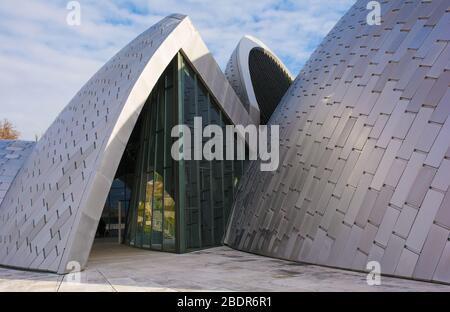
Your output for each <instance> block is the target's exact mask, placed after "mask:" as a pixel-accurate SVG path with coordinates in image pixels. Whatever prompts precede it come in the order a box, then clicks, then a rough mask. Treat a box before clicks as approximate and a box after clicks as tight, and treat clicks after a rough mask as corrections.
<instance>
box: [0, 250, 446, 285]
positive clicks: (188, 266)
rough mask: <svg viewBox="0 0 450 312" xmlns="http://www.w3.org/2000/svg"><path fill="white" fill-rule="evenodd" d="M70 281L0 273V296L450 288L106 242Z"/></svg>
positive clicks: (244, 256)
mask: <svg viewBox="0 0 450 312" xmlns="http://www.w3.org/2000/svg"><path fill="white" fill-rule="evenodd" d="M71 279H72V276H68V275H66V276H60V275H56V274H50V273H39V272H28V271H16V270H11V269H7V268H0V291H2V292H5V291H19V292H22V291H24V292H28V291H38V292H39V291H50V292H54V291H60V292H67V291H75V292H80V291H88V292H112V291H114V292H115V291H118V292H128V291H138V292H169V291H183V292H190V291H244V292H247V291H289V292H291V291H312V292H320V291H331V292H334V291H355V292H372V291H388V292H392V291H421V292H422V291H423V292H425V291H427V292H429V291H450V286H446V285H441V284H433V283H425V282H418V281H412V280H405V279H399V278H391V277H382V285H381V286H369V285H367V283H366V275H365V274H364V273H359V272H351V271H344V270H339V269H332V268H326V267H320V266H315V265H306V264H299V263H294V262H289V261H284V260H278V259H273V258H267V257H263V256H258V255H253V254H249V253H244V252H240V251H236V250H233V249H231V248H229V247H218V248H212V249H207V250H203V251H197V252H193V253H189V254H182V255H178V254H171V253H162V252H156V251H146V250H140V249H135V248H130V247H127V246H123V245H117V244H114V243H111V242H108V243H105V242H101V243H98V242H97V243H96V244H94V247H93V250H92V253H91V257H90V260H89V263H88V267H87V269H86V270H85V271H84V272H82V273H81V275H80V283H74V282H71Z"/></svg>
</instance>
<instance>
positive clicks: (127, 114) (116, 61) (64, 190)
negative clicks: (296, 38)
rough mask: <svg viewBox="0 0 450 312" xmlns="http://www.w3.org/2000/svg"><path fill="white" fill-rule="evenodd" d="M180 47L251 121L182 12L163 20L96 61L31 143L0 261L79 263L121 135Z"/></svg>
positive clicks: (226, 107)
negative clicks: (87, 76)
mask: <svg viewBox="0 0 450 312" xmlns="http://www.w3.org/2000/svg"><path fill="white" fill-rule="evenodd" d="M180 51H181V52H182V53H183V54H184V55H185V57H186V58H187V59H188V60H189V61H190V62H191V64H192V66H193V68H194V69H195V70H196V71H197V73H198V74H199V76H200V77H201V78H202V79H203V80H204V81H205V82H206V85H207V86H208V88H209V91H210V92H211V94H212V96H213V97H214V98H215V100H216V101H217V103H218V104H219V105H220V106H221V108H222V110H223V112H224V113H225V114H226V115H227V116H228V117H229V118H230V120H231V121H232V122H233V123H236V124H243V125H248V124H250V123H253V122H254V121H253V120H252V119H251V118H250V116H249V115H248V113H247V112H246V111H245V108H244V107H243V105H242V104H241V102H240V100H239V98H238V97H237V96H236V94H235V92H234V90H233V89H232V87H231V86H230V85H229V83H228V81H227V80H226V78H225V76H224V74H223V73H222V72H221V70H220V68H219V66H218V65H217V63H216V61H215V60H214V58H213V57H212V55H211V54H210V52H209V51H208V49H207V47H206V45H205V44H204V42H203V40H202V39H201V37H200V35H199V33H198V32H197V30H196V29H195V28H194V26H193V25H192V23H191V21H190V19H189V18H188V17H186V16H182V15H171V16H169V17H167V18H165V19H163V20H162V21H161V22H159V23H158V24H156V25H154V26H152V27H151V28H150V29H149V30H147V31H145V32H144V33H143V34H141V35H140V36H138V37H137V38H136V39H134V40H133V41H132V42H131V43H130V44H129V45H127V46H126V47H125V48H124V49H122V50H121V51H120V52H119V53H118V54H117V55H116V56H114V57H113V58H112V59H111V60H110V61H109V62H108V63H107V64H106V65H104V66H103V67H102V68H101V69H100V70H99V71H98V72H97V73H96V74H95V75H94V76H93V77H92V78H91V79H90V80H89V82H88V83H87V84H86V85H85V86H84V87H83V88H82V89H81V90H80V91H79V92H78V93H77V95H76V96H75V97H74V99H73V100H72V101H71V102H70V103H69V104H68V106H67V107H66V108H65V109H64V110H63V111H62V112H61V113H60V115H59V116H58V117H57V119H56V120H55V122H54V123H53V124H52V125H51V126H50V128H49V129H48V130H47V132H46V133H45V135H44V136H43V137H42V139H41V140H40V141H39V142H38V143H37V145H36V147H35V148H34V150H33V152H32V154H31V156H30V157H29V158H28V160H27V162H26V163H25V165H24V166H23V168H22V169H21V170H20V172H19V174H18V176H17V178H16V179H15V181H14V182H13V184H12V186H11V188H10V189H9V191H8V193H7V194H6V197H5V199H4V201H3V203H2V205H1V206H0V237H8V239H3V240H2V241H1V242H0V265H5V266H11V267H16V268H25V269H33V270H43V271H51V272H58V273H65V272H67V271H69V270H71V269H72V268H70V267H69V268H68V267H67V265H68V264H69V263H72V262H73V261H75V262H76V263H79V268H80V269H82V268H84V266H85V265H86V263H87V259H88V257H89V253H90V249H91V247H92V243H93V240H94V237H95V232H96V229H97V225H98V221H99V219H100V216H101V213H102V210H103V205H104V203H105V200H106V197H107V195H108V192H109V189H110V187H111V184H112V181H113V179H114V175H115V173H116V170H117V168H118V166H119V163H120V160H121V156H122V154H123V152H124V150H125V148H126V145H127V142H128V139H129V137H130V135H131V133H132V130H133V128H134V126H135V124H136V122H137V120H138V117H139V115H140V112H141V110H142V108H143V106H144V104H145V102H146V100H147V98H148V96H149V95H150V93H151V91H152V89H153V87H154V86H155V85H156V83H157V81H158V79H159V77H160V76H161V75H162V74H163V72H164V70H165V69H166V67H167V66H168V65H169V63H170V62H171V60H172V59H173V58H174V57H175V55H176V54H177V53H179V52H180ZM75 267H76V266H75Z"/></svg>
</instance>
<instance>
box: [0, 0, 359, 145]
mask: <svg viewBox="0 0 450 312" xmlns="http://www.w3.org/2000/svg"><path fill="white" fill-rule="evenodd" d="M78 2H79V3H80V5H81V25H80V26H75V27H74V26H69V25H68V24H67V22H66V17H67V14H68V13H69V11H68V10H67V9H66V5H67V3H68V1H65V0H14V1H1V2H0V119H3V118H7V119H9V120H11V121H12V122H13V123H14V124H15V125H16V126H17V129H18V130H19V131H20V132H21V133H22V136H21V139H26V140H32V139H34V136H35V135H38V136H40V135H42V134H43V133H44V132H45V130H46V128H47V127H48V126H49V125H50V124H51V122H52V121H53V120H54V119H55V118H56V116H57V115H58V113H59V112H60V111H61V110H62V109H63V108H64V106H65V105H66V104H67V103H68V102H69V101H70V100H71V98H72V97H73V96H74V95H75V94H76V92H77V91H78V90H79V89H80V88H81V87H82V86H83V84H84V83H85V82H86V81H87V80H88V79H89V78H90V77H91V76H92V75H93V74H94V73H95V72H96V71H97V70H98V69H99V68H100V67H101V66H102V65H103V64H104V63H105V62H106V61H108V60H109V59H110V58H111V57H112V56H113V55H114V54H115V53H116V52H117V51H119V50H120V49H121V48H122V47H123V46H125V45H126V44H127V43H128V42H130V41H131V40H132V39H134V38H135V37H136V36H137V35H139V34H140V33H141V32H143V31H144V30H145V29H147V28H148V27H150V26H151V25H153V24H155V23H156V22H158V21H159V20H160V19H162V18H163V17H165V16H166V15H169V14H171V13H182V14H187V15H189V16H190V17H191V19H192V21H193V23H194V25H195V26H196V27H197V29H198V30H199V31H200V34H201V35H202V37H203V39H204V40H205V42H206V44H207V46H208V48H209V49H210V50H211V52H212V54H213V55H214V57H215V58H216V60H217V61H218V63H219V65H220V66H221V67H222V68H224V67H225V65H226V62H227V61H228V58H229V57H230V55H231V53H232V51H233V49H234V48H235V46H236V44H237V43H238V41H239V40H240V38H241V37H242V36H244V35H246V34H249V35H253V36H255V37H257V38H259V39H261V40H262V41H263V42H265V43H266V44H267V45H268V46H269V47H270V48H271V49H272V50H273V51H274V52H275V53H276V54H277V55H278V56H279V57H280V58H281V59H282V60H283V61H284V63H285V64H286V65H287V67H288V68H289V69H290V70H291V72H292V73H293V74H294V75H297V74H298V72H299V71H300V69H301V67H302V66H303V64H304V63H305V61H306V60H307V59H308V57H309V55H310V54H311V53H312V52H313V50H314V49H315V47H316V46H317V45H318V44H319V43H320V42H321V40H322V38H323V37H324V36H325V35H326V34H327V33H328V32H329V31H330V30H331V28H332V27H333V26H334V25H335V23H336V22H337V21H338V20H339V18H340V17H341V16H342V15H343V14H344V13H345V12H346V11H347V10H348V9H349V8H350V6H351V5H353V4H354V3H355V0H215V1H211V0H136V1H131V0H115V1H111V0H79V1H78Z"/></svg>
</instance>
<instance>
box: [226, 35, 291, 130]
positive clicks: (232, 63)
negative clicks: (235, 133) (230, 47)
mask: <svg viewBox="0 0 450 312" xmlns="http://www.w3.org/2000/svg"><path fill="white" fill-rule="evenodd" d="M254 48H261V49H262V50H263V51H264V52H265V53H267V54H268V55H270V56H271V57H272V58H273V59H274V60H275V61H276V63H277V64H278V66H279V68H280V69H281V70H282V71H284V72H285V73H287V75H288V76H289V77H291V80H294V76H293V75H292V74H291V73H290V72H289V70H288V69H287V67H286V66H285V65H284V64H283V62H282V61H281V60H280V59H279V58H278V57H277V56H276V54H275V53H273V52H272V51H271V50H270V49H269V48H268V47H267V46H266V45H265V44H264V43H263V42H262V41H260V40H258V39H256V38H254V37H252V36H248V35H247V36H244V37H243V38H242V39H241V40H240V41H239V44H238V45H237V47H236V49H235V50H234V51H233V54H232V56H231V58H230V60H229V62H228V64H227V68H226V70H225V75H226V77H227V79H228V81H229V82H230V83H231V85H232V86H233V88H234V90H235V91H236V93H237V95H238V96H239V98H240V99H241V101H242V103H243V104H244V105H245V106H246V107H248V111H249V113H250V115H251V116H252V118H253V119H257V120H258V121H259V118H260V108H259V107H260V106H259V105H258V100H257V98H256V95H255V90H254V88H253V83H252V78H251V75H250V67H249V65H250V64H249V56H250V52H251V51H252V50H253V49H254Z"/></svg>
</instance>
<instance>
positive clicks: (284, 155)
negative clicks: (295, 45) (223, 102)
mask: <svg viewBox="0 0 450 312" xmlns="http://www.w3.org/2000/svg"><path fill="white" fill-rule="evenodd" d="M367 3H368V1H361V0H359V1H357V3H356V4H355V5H354V6H353V7H352V8H351V9H350V11H349V12H348V13H347V14H346V15H345V16H344V17H343V18H342V19H341V20H340V21H339V23H338V24H337V25H336V26H335V28H334V29H333V30H332V31H331V32H330V33H329V34H328V35H327V37H326V38H325V40H324V41H323V42H322V44H321V45H320V46H319V48H318V49H317V50H316V51H315V52H314V54H313V55H312V56H311V58H310V60H309V61H308V62H307V64H306V66H305V67H304V69H303V70H302V72H301V73H300V75H299V76H298V78H297V79H296V81H295V82H294V84H293V85H292V86H291V88H290V90H289V91H288V94H287V95H286V96H285V97H284V99H283V100H282V102H281V103H280V105H279V106H278V108H277V110H276V111H275V113H274V115H273V116H272V119H271V123H272V124H279V125H280V137H281V138H280V139H281V148H280V154H281V155H280V167H279V169H278V171H276V172H274V173H271V172H260V171H259V164H258V163H253V164H252V165H251V166H250V168H249V170H248V171H247V174H246V176H244V178H243V181H242V184H241V188H240V191H239V193H238V195H237V199H236V203H235V206H234V212H233V216H232V220H231V223H230V228H229V231H228V234H227V237H226V243H227V244H228V245H230V246H232V247H235V248H237V249H240V250H244V251H249V252H253V253H258V254H262V255H267V256H271V257H276V258H284V259H290V260H295V261H301V262H308V263H314V264H321V265H327V266H333V267H340V268H346V269H354V270H366V264H367V263H368V262H369V261H379V262H380V264H381V270H382V273H384V274H390V275H396V276H402V277H408V278H415V279H422V280H434V281H442V282H450V241H449V234H450V192H449V184H450V118H449V113H450V88H449V84H450V31H449V29H450V3H449V1H448V0H432V1H419V0H414V1H401V0H393V1H382V2H381V7H382V25H381V26H370V25H368V24H367V22H366V16H367V14H368V13H369V11H368V10H367V9H366V5H367Z"/></svg>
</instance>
